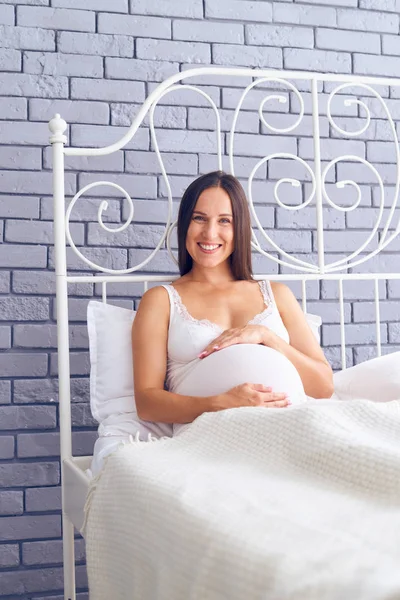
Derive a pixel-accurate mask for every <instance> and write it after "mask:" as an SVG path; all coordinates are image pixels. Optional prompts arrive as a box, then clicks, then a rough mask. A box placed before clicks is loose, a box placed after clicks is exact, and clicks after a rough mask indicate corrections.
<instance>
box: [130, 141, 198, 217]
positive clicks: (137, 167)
mask: <svg viewBox="0 0 400 600" xmlns="http://www.w3.org/2000/svg"><path fill="white" fill-rule="evenodd" d="M162 158H163V163H164V167H165V170H166V172H167V174H168V175H174V174H179V173H187V174H188V175H196V174H197V173H198V157H197V155H196V154H180V153H179V152H177V153H173V152H168V154H164V155H163V157H162ZM125 171H127V172H132V173H160V165H159V164H158V160H157V156H156V154H155V153H154V152H140V151H137V150H136V151H135V150H128V151H127V152H125ZM136 204H137V203H135V219H136V218H137V216H136Z"/></svg>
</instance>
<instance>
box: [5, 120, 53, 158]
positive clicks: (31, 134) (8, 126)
mask: <svg viewBox="0 0 400 600" xmlns="http://www.w3.org/2000/svg"><path fill="white" fill-rule="evenodd" d="M47 131H48V130H47V128H46V125H45V124H44V123H21V122H20V121H15V122H13V121H8V122H6V121H1V122H0V138H1V141H2V143H3V144H15V143H20V144H37V145H41V146H43V145H44V144H45V142H46V137H47ZM31 154H32V151H31ZM21 158H22V157H21ZM39 168H40V166H39Z"/></svg>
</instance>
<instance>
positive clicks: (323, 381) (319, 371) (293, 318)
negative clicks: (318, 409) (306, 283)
mask: <svg viewBox="0 0 400 600" xmlns="http://www.w3.org/2000/svg"><path fill="white" fill-rule="evenodd" d="M272 290H273V293H274V297H275V301H276V304H277V307H278V310H279V313H280V315H281V317H282V321H283V323H284V325H285V327H286V329H287V330H288V333H289V344H287V343H286V342H285V341H284V340H282V338H280V337H279V336H276V335H269V333H268V330H267V333H266V339H265V342H264V343H265V344H266V345H267V346H271V347H272V348H274V349H275V350H278V351H279V352H281V353H282V354H284V355H285V356H286V358H288V359H289V360H290V361H291V362H292V363H293V364H294V366H295V367H296V369H297V371H298V372H299V375H300V377H301V380H302V382H303V386H304V390H305V392H306V394H307V395H308V396H312V397H313V398H330V397H331V396H332V394H333V378H332V369H331V367H330V365H329V363H328V361H327V360H326V358H325V356H324V353H323V351H322V349H321V347H320V345H319V344H318V342H317V340H316V339H315V336H314V334H313V332H312V331H311V329H310V327H309V325H308V323H307V321H306V318H305V315H304V313H303V311H302V309H301V308H300V305H299V303H298V302H297V300H296V298H295V296H294V294H293V293H292V291H291V290H290V288H289V287H288V286H287V285H285V284H283V283H278V282H274V283H272Z"/></svg>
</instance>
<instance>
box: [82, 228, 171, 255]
mask: <svg viewBox="0 0 400 600" xmlns="http://www.w3.org/2000/svg"><path fill="white" fill-rule="evenodd" d="M164 229H165V227H162V226H159V225H147V224H146V225H129V227H127V228H126V229H124V231H121V232H120V233H116V234H113V233H108V232H105V231H103V230H100V228H99V227H98V226H96V225H95V224H94V223H90V224H89V229H88V241H87V243H88V245H89V246H122V247H129V248H151V249H153V248H155V247H156V246H157V244H158V242H159V240H160V239H161V237H162V235H163V233H164Z"/></svg>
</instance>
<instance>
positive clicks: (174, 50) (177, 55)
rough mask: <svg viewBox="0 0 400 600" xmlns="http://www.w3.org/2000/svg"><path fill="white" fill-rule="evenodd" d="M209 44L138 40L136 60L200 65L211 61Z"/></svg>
mask: <svg viewBox="0 0 400 600" xmlns="http://www.w3.org/2000/svg"><path fill="white" fill-rule="evenodd" d="M210 52H211V51H210V46H209V44H203V43H200V42H192V43H189V42H174V41H169V40H153V39H138V40H137V41H136V56H137V58H145V59H150V60H164V59H165V57H166V56H168V60H170V61H179V62H192V63H202V62H209V61H210V60H211V54H210Z"/></svg>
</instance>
